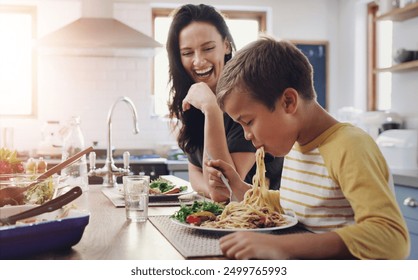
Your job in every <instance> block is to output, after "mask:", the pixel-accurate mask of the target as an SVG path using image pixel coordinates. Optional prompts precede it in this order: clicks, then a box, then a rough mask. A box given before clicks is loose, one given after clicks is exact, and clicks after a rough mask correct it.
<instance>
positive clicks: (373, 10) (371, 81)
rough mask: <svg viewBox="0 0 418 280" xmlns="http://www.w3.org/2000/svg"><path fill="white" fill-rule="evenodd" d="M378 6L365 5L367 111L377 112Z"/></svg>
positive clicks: (372, 4) (374, 4)
mask: <svg viewBox="0 0 418 280" xmlns="http://www.w3.org/2000/svg"><path fill="white" fill-rule="evenodd" d="M378 10H379V6H378V5H377V4H376V3H374V2H371V3H369V4H367V54H368V55H367V110H368V111H376V110H377V98H378V92H377V75H378V73H376V71H375V70H376V68H377V24H376V18H377V11H378Z"/></svg>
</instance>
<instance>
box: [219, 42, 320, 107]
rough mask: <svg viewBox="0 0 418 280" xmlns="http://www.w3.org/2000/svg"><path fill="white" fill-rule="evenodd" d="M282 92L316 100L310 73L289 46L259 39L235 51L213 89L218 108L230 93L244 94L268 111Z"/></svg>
mask: <svg viewBox="0 0 418 280" xmlns="http://www.w3.org/2000/svg"><path fill="white" fill-rule="evenodd" d="M286 88H293V89H295V90H296V91H297V92H298V93H299V96H300V97H301V98H303V99H306V100H312V99H316V93H315V90H314V87H313V69H312V66H311V64H310V63H309V61H308V59H307V58H306V56H305V55H304V54H303V53H302V52H301V51H300V50H299V49H298V48H297V47H296V46H295V45H293V44H292V43H290V42H286V41H277V40H275V39H273V38H270V37H262V38H260V39H258V40H256V41H254V42H252V43H250V44H248V45H247V46H245V47H244V48H243V49H241V50H240V51H238V52H237V53H236V55H235V56H234V57H233V58H232V59H231V60H230V61H229V62H228V64H227V65H226V66H225V68H224V70H223V72H222V74H221V77H220V78H219V81H218V85H217V88H216V92H217V100H218V103H219V106H220V107H221V108H222V109H223V107H224V104H223V103H224V100H225V98H226V97H227V96H228V94H230V93H231V92H232V90H234V91H242V92H244V93H247V94H249V95H250V96H251V98H253V99H254V100H258V101H259V102H260V103H262V104H264V105H265V106H266V107H267V108H269V109H270V110H272V111H273V110H274V109H275V106H274V105H275V103H276V101H277V99H278V98H279V97H281V95H282V94H283V91H284V90H285V89H286Z"/></svg>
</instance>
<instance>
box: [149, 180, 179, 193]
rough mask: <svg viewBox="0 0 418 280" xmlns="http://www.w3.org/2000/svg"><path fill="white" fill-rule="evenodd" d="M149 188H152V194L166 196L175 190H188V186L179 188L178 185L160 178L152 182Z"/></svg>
mask: <svg viewBox="0 0 418 280" xmlns="http://www.w3.org/2000/svg"><path fill="white" fill-rule="evenodd" d="M149 187H150V190H151V193H154V194H160V193H161V194H164V193H167V192H170V191H171V190H173V189H175V188H177V189H178V192H182V191H185V190H187V186H180V187H177V186H176V185H174V184H172V183H171V182H169V181H167V180H164V179H162V178H158V179H155V180H153V181H151V183H150V185H149Z"/></svg>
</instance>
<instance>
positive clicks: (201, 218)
mask: <svg viewBox="0 0 418 280" xmlns="http://www.w3.org/2000/svg"><path fill="white" fill-rule="evenodd" d="M256 165H257V170H256V174H255V175H254V177H253V184H252V188H251V189H249V190H248V191H247V192H246V193H245V195H244V199H243V200H242V201H240V202H235V201H232V202H230V203H229V204H228V205H226V206H225V208H224V209H223V210H222V211H221V213H219V212H220V211H218V213H211V211H208V209H199V210H198V211H197V212H191V213H189V215H187V216H185V215H184V213H185V212H186V211H184V209H180V211H181V212H180V211H178V212H176V213H175V214H174V215H172V217H171V221H172V222H173V223H176V224H177V225H180V226H183V227H187V228H193V229H201V230H208V231H228V232H231V231H273V230H279V229H285V228H289V227H292V226H294V225H296V224H297V223H298V220H297V218H296V217H294V216H292V215H290V214H286V213H285V212H284V210H283V208H282V207H281V206H280V203H279V200H280V199H279V195H280V193H279V192H278V191H274V192H275V195H271V194H270V192H272V191H270V190H269V189H268V185H267V183H266V177H265V172H266V168H265V163H264V148H263V147H261V148H259V149H257V152H256ZM186 210H187V209H186ZM179 214H182V215H179Z"/></svg>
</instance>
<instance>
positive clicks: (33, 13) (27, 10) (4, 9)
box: [0, 5, 38, 118]
mask: <svg viewBox="0 0 418 280" xmlns="http://www.w3.org/2000/svg"><path fill="white" fill-rule="evenodd" d="M0 13H4V14H6V13H19V14H27V15H29V16H30V17H31V19H32V25H31V27H32V30H31V34H32V36H31V37H32V38H31V40H32V41H34V40H35V39H36V38H37V25H36V24H37V8H36V7H35V6H12V5H0ZM31 57H32V59H31V60H32V67H31V73H32V75H31V80H32V81H31V82H32V91H31V97H32V102H31V103H32V104H31V110H30V112H29V113H28V114H2V113H1V112H0V116H1V117H8V118H36V117H37V116H38V107H37V101H38V91H37V88H38V81H37V67H38V66H37V65H38V64H37V63H38V60H37V55H36V50H35V48H33V47H32V50H31Z"/></svg>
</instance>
